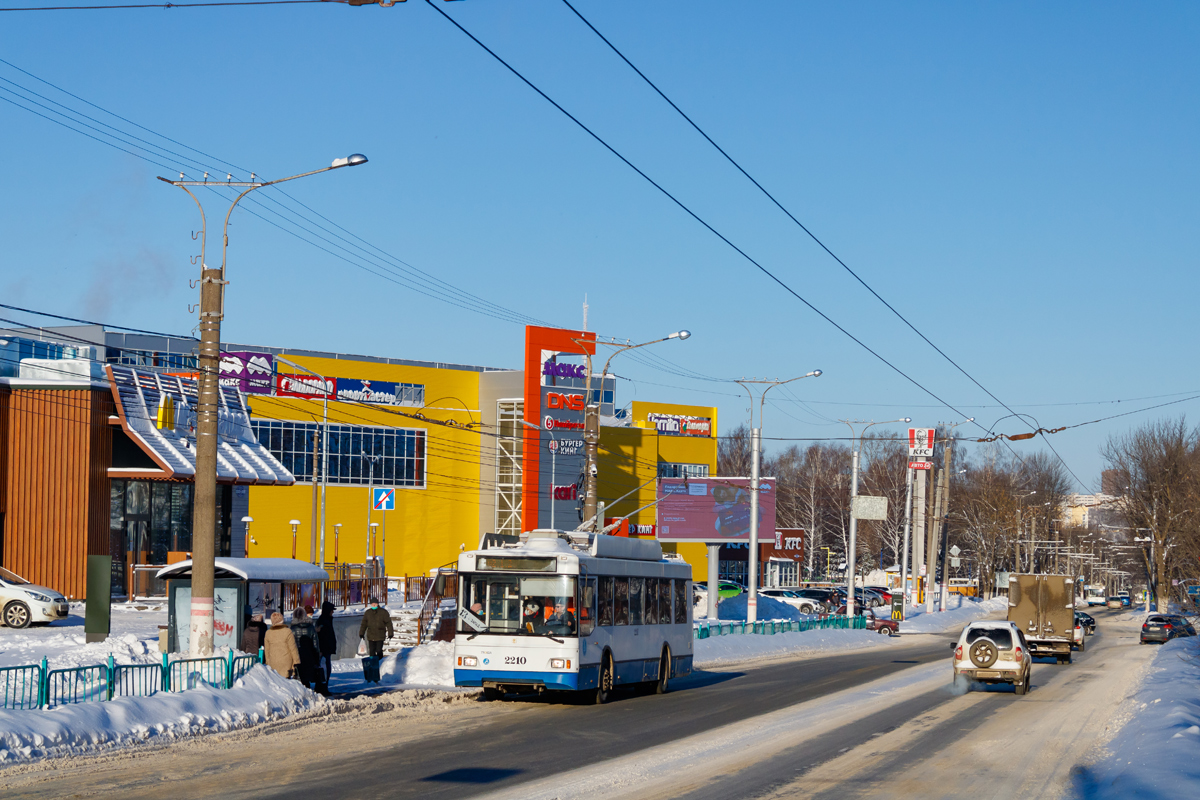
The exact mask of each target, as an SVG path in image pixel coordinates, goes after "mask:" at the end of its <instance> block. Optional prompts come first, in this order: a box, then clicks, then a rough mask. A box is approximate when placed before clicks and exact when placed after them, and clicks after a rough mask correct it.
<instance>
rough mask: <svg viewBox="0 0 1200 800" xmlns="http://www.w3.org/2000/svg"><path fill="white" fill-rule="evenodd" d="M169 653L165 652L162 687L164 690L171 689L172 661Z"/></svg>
mask: <svg viewBox="0 0 1200 800" xmlns="http://www.w3.org/2000/svg"><path fill="white" fill-rule="evenodd" d="M168 659H169V656H168V654H167V653H163V665H162V671H163V672H162V687H163V691H164V692H170V691H171V662H170V661H169V660H168Z"/></svg>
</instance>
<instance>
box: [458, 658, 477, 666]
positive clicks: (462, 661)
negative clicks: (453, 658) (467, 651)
mask: <svg viewBox="0 0 1200 800" xmlns="http://www.w3.org/2000/svg"><path fill="white" fill-rule="evenodd" d="M458 663H459V665H460V666H464V667H473V666H475V665H476V664H478V663H479V662H478V660H477V659H476V658H475V656H460V657H459V659H458Z"/></svg>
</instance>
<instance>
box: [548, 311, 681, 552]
mask: <svg viewBox="0 0 1200 800" xmlns="http://www.w3.org/2000/svg"><path fill="white" fill-rule="evenodd" d="M691 335H692V333H691V331H676V332H675V333H672V334H670V335H668V336H664V337H663V338H661V339H652V340H651V341H649V342H642V343H641V344H617V343H616V342H615V341H611V342H601V341H600V340H599V339H597V340H596V341H595V342H591V341H590V340H589V342H588V343H589V344H610V345H614V346H615V347H616V349H615V350H614V351H613V352H612V355H610V356H609V357H608V360H607V361H605V362H604V369H603V370H602V371H601V372H600V390H599V392H597V393H596V397H595V402H593V395H592V356H591V355H590V354H584V359H585V360H586V362H587V384H586V389H585V391H586V393H587V397H586V398H585V399H584V402H585V403H586V404H587V405H586V406H584V409H583V447H584V453H585V454H586V456H587V467H586V469H584V475H583V481H584V496H583V525H581V526H580V528H581V529H583V530H586V529H587V527H588V526H589V525H590V526H591V529H592V530H594V531H596V532H597V533H598V532H600V531H602V530H604V520H603V519H598V517H599V516H600V515H599V514H597V513H596V501H597V500H598V499H599V497H598V492H599V486H598V484H599V480H598V473H599V471H600V466H599V464H600V400H601V399H602V398H601V397H600V395H602V394H603V392H604V378H605V376H606V375H608V365H609V364H611V363H612V360H613V359H614V358H616V357H617V355H618V354H619V353H624V352H625V351H626V350H636V349H637V348H639V347H645V346H646V345H650V344H658V343H659V342H665V341H668V340H670V339H678V340H679V341H681V342H682V341H683V340H684V339H687V338H688V337H690V336H691ZM573 341H578V340H573ZM552 507H553V506H552ZM534 524H535V525H536V520H535V522H534Z"/></svg>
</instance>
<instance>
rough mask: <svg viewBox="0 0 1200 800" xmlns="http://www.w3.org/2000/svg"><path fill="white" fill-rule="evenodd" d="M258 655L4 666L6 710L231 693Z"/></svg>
mask: <svg viewBox="0 0 1200 800" xmlns="http://www.w3.org/2000/svg"><path fill="white" fill-rule="evenodd" d="M261 663H263V651H262V649H261V648H260V649H259V651H258V654H257V655H238V656H235V655H234V654H233V652H232V651H230V653H229V654H228V655H227V656H224V657H221V656H215V657H212V658H180V659H176V660H175V661H171V660H170V658H169V657H168V656H167V655H166V654H165V653H164V654H163V657H162V663H161V664H117V663H115V662H114V660H113V657H112V656H111V655H110V656H109V657H108V662H107V663H105V664H91V665H88V666H83V667H64V668H61V669H50V668H49V665H48V664H47V661H46V659H44V658H43V659H42V663H41V664H30V665H22V666H16V667H0V709H3V710H6V711H7V710H22V709H36V708H53V707H55V706H62V705H70V704H72V703H95V702H103V701H105V700H112V699H113V698H115V697H149V696H150V695H152V694H155V693H156V692H163V691H167V692H183V691H186V690H188V689H192V688H195V687H196V686H200V685H205V686H210V687H213V688H216V689H229V688H231V687H232V686H233V684H234V683H236V682H237V681H238V680H239V679H240V678H241V677H242V676H243V675H245V674H246V673H247V672H249V671H250V670H251V669H252V668H253V667H254V665H255V664H261Z"/></svg>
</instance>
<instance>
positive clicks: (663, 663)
mask: <svg viewBox="0 0 1200 800" xmlns="http://www.w3.org/2000/svg"><path fill="white" fill-rule="evenodd" d="M670 679H671V648H670V647H667V646H664V647H663V652H662V658H661V659H660V660H659V662H658V680H657V681H656V682H655V684H654V693H655V694H666V693H667V691H668V686H667V682H668V681H669V680H670Z"/></svg>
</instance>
